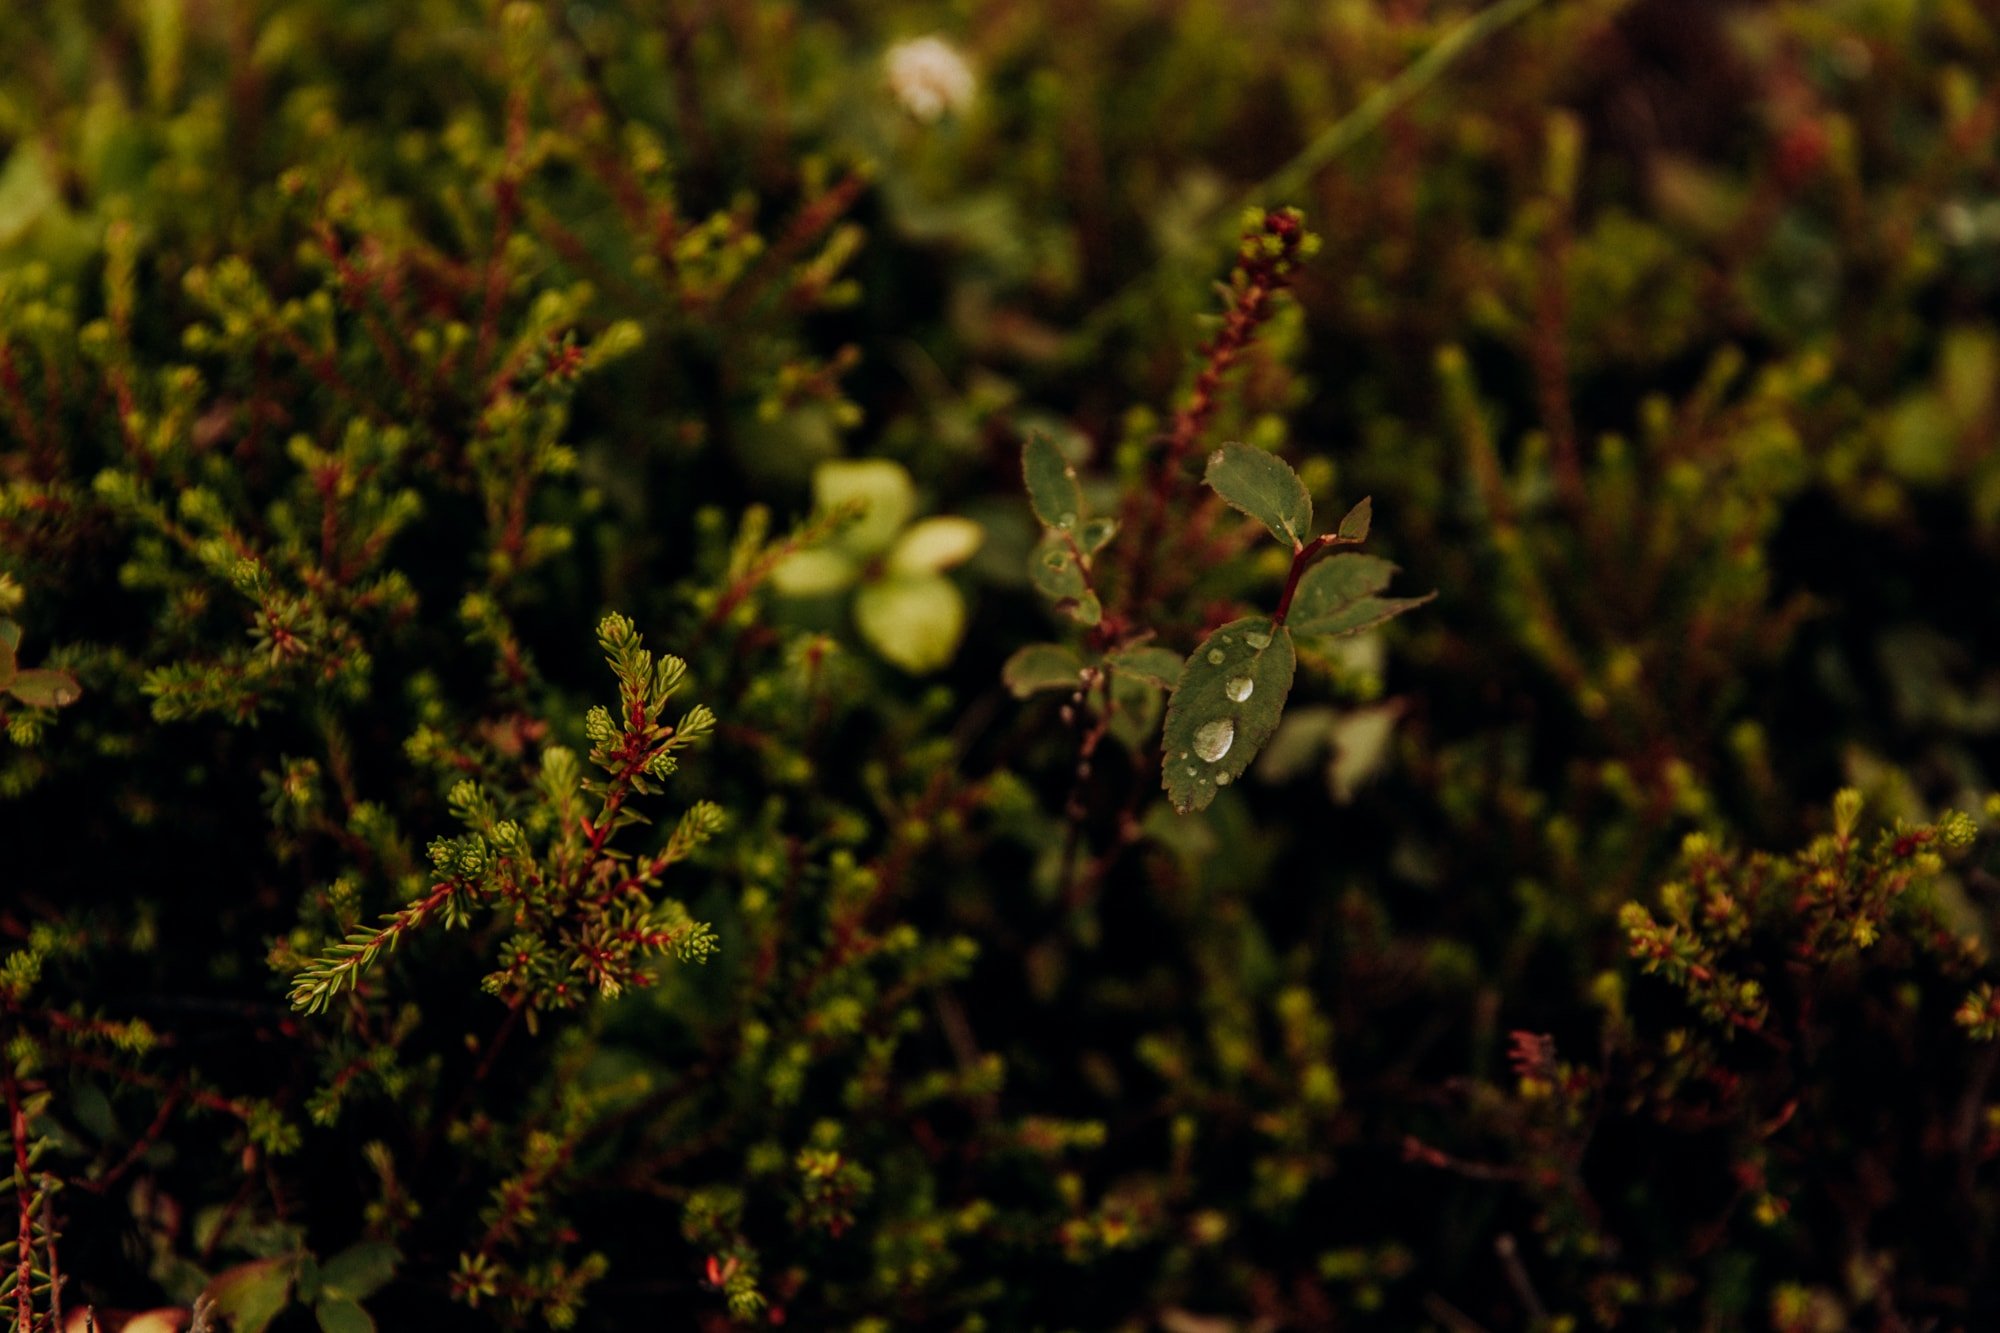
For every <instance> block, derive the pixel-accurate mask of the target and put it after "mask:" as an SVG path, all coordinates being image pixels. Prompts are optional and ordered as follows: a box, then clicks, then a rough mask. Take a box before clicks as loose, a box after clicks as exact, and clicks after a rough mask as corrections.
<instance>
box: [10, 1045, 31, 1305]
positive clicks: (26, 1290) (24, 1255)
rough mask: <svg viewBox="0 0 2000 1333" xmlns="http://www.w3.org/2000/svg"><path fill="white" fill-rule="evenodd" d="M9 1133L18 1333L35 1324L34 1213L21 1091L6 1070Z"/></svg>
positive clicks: (25, 1118)
mask: <svg viewBox="0 0 2000 1333" xmlns="http://www.w3.org/2000/svg"><path fill="white" fill-rule="evenodd" d="M4 1081H5V1087H6V1092H7V1120H8V1133H9V1135H10V1136H11V1137H12V1138H13V1140H14V1203H15V1205H16V1206H17V1208H18V1209H19V1212H20V1230H19V1233H18V1237H17V1242H16V1243H17V1245H18V1247H19V1248H18V1249H17V1250H16V1252H15V1253H16V1258H15V1265H16V1267H15V1271H14V1305H15V1309H16V1311H17V1313H16V1315H15V1322H16V1326H17V1327H18V1328H20V1329H21V1333H33V1330H34V1327H35V1300H34V1292H33V1288H34V1281H35V1215H34V1199H33V1197H32V1196H31V1195H30V1194H29V1192H28V1117H27V1115H26V1114H25V1113H24V1112H23V1111H22V1110H21V1090H20V1087H19V1086H18V1085H17V1084H16V1083H15V1082H14V1074H13V1071H12V1070H9V1071H8V1072H7V1074H6V1075H5V1080H4Z"/></svg>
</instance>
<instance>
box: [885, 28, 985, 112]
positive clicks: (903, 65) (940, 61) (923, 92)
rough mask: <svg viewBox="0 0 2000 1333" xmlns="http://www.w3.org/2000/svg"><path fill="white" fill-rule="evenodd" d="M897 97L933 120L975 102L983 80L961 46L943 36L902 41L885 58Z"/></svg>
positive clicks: (891, 84)
mask: <svg viewBox="0 0 2000 1333" xmlns="http://www.w3.org/2000/svg"><path fill="white" fill-rule="evenodd" d="M882 67H883V69H884V70H886V71H887V73H888V75H889V87H890V90H891V91H893V92H894V93H895V94H896V100H897V101H899V102H901V103H902V104H903V106H904V107H905V108H906V109H908V111H909V113H910V114H911V115H913V116H915V117H916V118H917V119H918V120H922V121H933V120H936V119H937V118H938V117H939V116H941V115H943V114H944V113H945V112H947V111H964V110H965V109H966V108H967V107H968V106H970V105H972V94H973V90H974V89H976V88H977V87H978V84H979V81H978V80H977V79H976V78H974V77H973V74H972V66H970V65H968V64H966V63H965V57H964V56H962V55H960V54H959V53H958V49H957V48H956V47H954V46H952V44H951V43H949V42H947V41H945V40H944V38H942V37H918V38H916V39H914V40H913V41H907V42H898V43H896V45H894V46H892V47H890V48H889V50H888V52H887V53H886V54H884V55H883V57H882Z"/></svg>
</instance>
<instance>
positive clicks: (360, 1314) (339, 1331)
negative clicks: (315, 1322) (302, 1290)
mask: <svg viewBox="0 0 2000 1333" xmlns="http://www.w3.org/2000/svg"><path fill="white" fill-rule="evenodd" d="M313 1314H314V1315H316V1316H318V1318H319V1326H320V1328H321V1329H322V1330H323V1333H375V1320H374V1318H373V1317H372V1316H371V1315H369V1313H368V1312H367V1311H366V1310H364V1309H362V1308H361V1307H360V1306H358V1305H356V1304H355V1303H354V1302H353V1301H342V1300H330V1301H321V1302H320V1303H319V1304H318V1305H315V1306H314V1307H313Z"/></svg>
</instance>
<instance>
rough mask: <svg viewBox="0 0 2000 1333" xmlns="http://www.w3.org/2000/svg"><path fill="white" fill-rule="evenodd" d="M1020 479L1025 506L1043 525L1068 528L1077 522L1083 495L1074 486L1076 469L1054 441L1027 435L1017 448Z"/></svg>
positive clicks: (1040, 435) (1079, 517)
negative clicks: (1024, 486) (1024, 490)
mask: <svg viewBox="0 0 2000 1333" xmlns="http://www.w3.org/2000/svg"><path fill="white" fill-rule="evenodd" d="M1021 478H1022V480H1023V481H1025V482H1026V483H1027V485H1028V503H1029V505H1031V506H1032V507H1033V508H1034V511H1035V517H1036V518H1039V519H1040V520H1042V524H1043V526H1045V527H1051V528H1063V529H1070V528H1074V527H1075V526H1076V525H1077V523H1078V522H1079V521H1081V519H1082V518H1083V492H1082V490H1080V489H1079V488H1078V486H1077V484H1076V469H1075V468H1074V467H1071V466H1070V462H1069V460H1068V459H1067V458H1064V457H1063V455H1062V450H1060V449H1058V448H1056V444H1055V441H1054V440H1051V439H1050V438H1049V437H1048V436H1046V435H1042V434H1031V435H1029V436H1028V439H1027V442H1026V443H1025V444H1023V445H1022V446H1021ZM1065 520H1067V521H1066V522H1065Z"/></svg>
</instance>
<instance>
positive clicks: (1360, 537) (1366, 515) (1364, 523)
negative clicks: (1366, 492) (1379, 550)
mask: <svg viewBox="0 0 2000 1333" xmlns="http://www.w3.org/2000/svg"><path fill="white" fill-rule="evenodd" d="M1374 517H1375V500H1374V497H1373V496H1370V497H1368V498H1367V499H1364V500H1363V501H1362V502H1361V503H1360V504H1358V505H1356V506H1354V508H1352V509H1350V510H1348V511H1347V516H1346V517H1345V518H1343V519H1341V520H1340V527H1339V529H1338V531H1339V533H1340V536H1341V539H1342V540H1343V541H1350V542H1365V541H1367V540H1368V524H1369V521H1370V520H1372V519H1373V518H1374Z"/></svg>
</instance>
